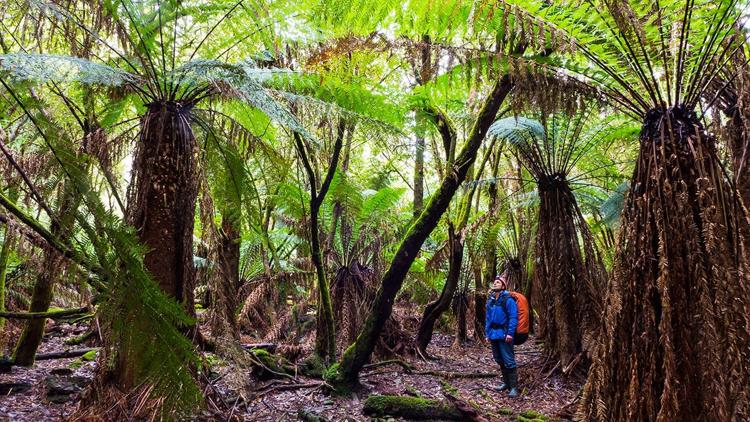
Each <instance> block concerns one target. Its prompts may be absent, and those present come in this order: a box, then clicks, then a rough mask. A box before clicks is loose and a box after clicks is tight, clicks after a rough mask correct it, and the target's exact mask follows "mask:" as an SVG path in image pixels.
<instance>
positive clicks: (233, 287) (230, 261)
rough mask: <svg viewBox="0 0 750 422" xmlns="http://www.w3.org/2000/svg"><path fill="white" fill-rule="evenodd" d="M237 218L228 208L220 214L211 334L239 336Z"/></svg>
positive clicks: (237, 337)
mask: <svg viewBox="0 0 750 422" xmlns="http://www.w3.org/2000/svg"><path fill="white" fill-rule="evenodd" d="M239 223H240V222H239V221H238V219H236V218H233V216H232V212H231V211H226V212H225V213H223V214H222V220H221V233H220V235H219V245H218V247H219V251H218V258H219V263H218V264H219V268H218V269H217V270H218V271H219V272H220V274H219V277H218V280H217V281H218V283H217V286H215V289H216V290H217V292H216V295H215V300H214V301H213V307H214V308H215V311H214V312H217V315H216V316H217V318H212V321H213V324H212V329H211V332H212V334H213V335H214V336H216V335H218V334H220V333H221V332H222V331H224V332H226V333H227V334H230V335H231V336H232V337H233V338H235V339H237V340H239V337H240V330H239V323H238V322H237V306H238V305H239V303H238V297H237V294H238V292H239V289H240V284H241V283H240V232H239V229H238V227H239Z"/></svg>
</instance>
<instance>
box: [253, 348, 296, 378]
mask: <svg viewBox="0 0 750 422" xmlns="http://www.w3.org/2000/svg"><path fill="white" fill-rule="evenodd" d="M250 353H251V354H252V355H253V356H255V358H256V359H258V360H259V361H260V363H261V364H262V366H261V365H255V366H253V375H255V376H257V377H258V378H260V379H271V378H276V377H279V376H280V375H279V374H286V375H295V373H296V370H295V368H294V366H293V365H292V364H290V363H289V361H288V360H286V358H284V357H283V356H279V355H274V354H272V353H268V351H266V350H263V349H253V350H251V351H250Z"/></svg>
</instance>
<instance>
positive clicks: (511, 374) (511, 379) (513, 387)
mask: <svg viewBox="0 0 750 422" xmlns="http://www.w3.org/2000/svg"><path fill="white" fill-rule="evenodd" d="M507 380H508V384H509V387H510V391H508V397H511V398H513V397H518V369H517V368H513V369H508V378H507Z"/></svg>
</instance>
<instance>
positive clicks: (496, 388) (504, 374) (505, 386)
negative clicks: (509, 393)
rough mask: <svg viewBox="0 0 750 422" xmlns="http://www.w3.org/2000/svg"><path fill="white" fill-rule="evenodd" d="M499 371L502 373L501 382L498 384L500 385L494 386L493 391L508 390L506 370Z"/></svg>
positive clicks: (508, 381)
mask: <svg viewBox="0 0 750 422" xmlns="http://www.w3.org/2000/svg"><path fill="white" fill-rule="evenodd" d="M501 372H502V373H503V383H502V384H500V386H498V387H495V391H499V392H503V391H505V390H510V378H509V376H508V370H507V369H502V370H501Z"/></svg>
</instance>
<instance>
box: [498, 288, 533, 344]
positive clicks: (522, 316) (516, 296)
mask: <svg viewBox="0 0 750 422" xmlns="http://www.w3.org/2000/svg"><path fill="white" fill-rule="evenodd" d="M509 293H510V297H511V298H512V299H513V300H515V301H516V307H517V308H518V325H517V326H516V334H526V335H524V336H516V338H515V339H514V340H515V341H514V343H515V344H516V345H519V344H523V343H525V342H526V339H527V338H528V334H529V301H528V300H526V296H524V295H523V294H521V293H519V292H509ZM503 310H504V311H505V314H506V315H507V314H508V308H506V307H505V301H503Z"/></svg>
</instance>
